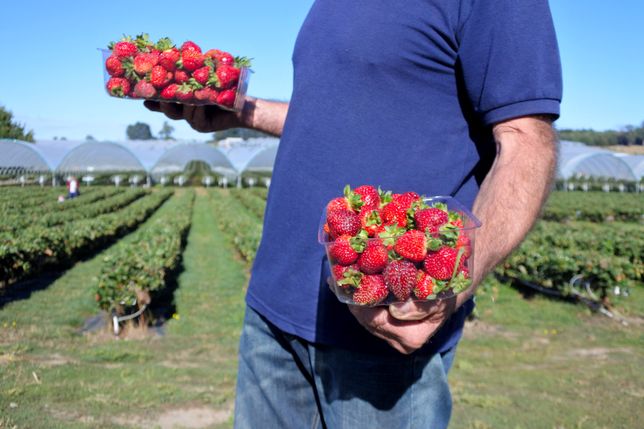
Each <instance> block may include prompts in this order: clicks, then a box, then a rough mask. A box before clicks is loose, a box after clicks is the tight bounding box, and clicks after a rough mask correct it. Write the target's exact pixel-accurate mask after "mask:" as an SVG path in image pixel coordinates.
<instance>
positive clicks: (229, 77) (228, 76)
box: [184, 64, 240, 89]
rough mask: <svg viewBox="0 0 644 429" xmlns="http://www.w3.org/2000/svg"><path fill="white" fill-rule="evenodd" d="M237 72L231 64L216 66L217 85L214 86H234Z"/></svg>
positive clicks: (237, 77) (237, 76)
mask: <svg viewBox="0 0 644 429" xmlns="http://www.w3.org/2000/svg"><path fill="white" fill-rule="evenodd" d="M184 67H185V64H184ZM239 72H240V71H239V69H238V68H237V67H233V66H227V65H222V66H219V67H217V70H216V71H215V74H216V75H217V80H218V82H219V85H216V86H217V87H218V88H223V89H226V88H231V87H233V86H235V85H236V84H237V81H238V80H239Z"/></svg>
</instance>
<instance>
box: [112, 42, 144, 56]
mask: <svg viewBox="0 0 644 429" xmlns="http://www.w3.org/2000/svg"><path fill="white" fill-rule="evenodd" d="M137 52H138V49H137V47H136V45H135V44H134V43H132V42H130V41H126V40H122V41H120V42H116V43H115V44H114V46H113V47H112V54H113V55H116V56H117V57H119V58H127V57H133V56H134V55H136V53H137Z"/></svg>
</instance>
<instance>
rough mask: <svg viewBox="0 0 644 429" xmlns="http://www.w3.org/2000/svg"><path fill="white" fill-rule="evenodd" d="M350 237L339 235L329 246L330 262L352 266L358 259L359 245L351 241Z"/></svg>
mask: <svg viewBox="0 0 644 429" xmlns="http://www.w3.org/2000/svg"><path fill="white" fill-rule="evenodd" d="M352 238H353V237H352V236H351V235H347V234H344V235H341V236H339V237H338V238H336V239H335V241H333V242H332V243H330V244H329V257H330V258H331V260H332V261H334V262H336V263H338V264H341V265H349V264H353V263H354V262H355V261H356V260H357V259H358V252H357V251H356V249H359V247H358V246H359V245H357V244H356V243H355V241H352Z"/></svg>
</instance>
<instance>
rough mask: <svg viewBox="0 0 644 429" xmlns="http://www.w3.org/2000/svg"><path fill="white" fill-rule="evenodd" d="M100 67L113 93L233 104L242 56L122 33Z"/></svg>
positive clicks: (246, 63)
mask: <svg viewBox="0 0 644 429" xmlns="http://www.w3.org/2000/svg"><path fill="white" fill-rule="evenodd" d="M108 48H109V50H110V51H111V53H110V56H109V57H108V58H107V59H106V60H105V69H106V70H107V73H108V74H109V75H110V78H109V80H108V81H107V85H106V87H107V92H108V93H109V94H110V95H112V96H115V97H131V98H145V99H155V100H167V101H175V102H181V103H186V104H219V105H221V106H225V107H228V108H232V107H233V106H234V104H235V97H236V95H237V85H238V82H239V77H240V73H241V69H242V68H243V67H250V60H248V59H247V58H245V57H233V56H232V55H231V54H229V53H228V52H224V51H220V50H218V49H210V50H209V51H206V52H205V53H203V52H202V51H201V48H200V47H199V46H198V45H197V44H195V43H194V42H191V41H187V42H185V43H184V44H183V45H181V47H180V48H177V47H176V46H175V45H174V44H173V43H172V41H171V40H170V39H169V38H167V37H164V38H162V39H160V40H159V41H158V42H157V43H152V41H151V40H150V39H149V36H148V35H147V34H141V35H138V36H136V37H135V38H131V37H129V36H126V37H124V38H123V39H121V40H120V41H119V42H112V43H110V44H109V46H108Z"/></svg>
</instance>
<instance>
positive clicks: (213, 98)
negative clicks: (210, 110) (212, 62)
mask: <svg viewBox="0 0 644 429" xmlns="http://www.w3.org/2000/svg"><path fill="white" fill-rule="evenodd" d="M208 89H210V98H209V99H208V101H209V102H210V103H215V104H217V98H218V97H219V92H217V91H216V90H214V89H212V88H210V87H208ZM224 101H225V100H224ZM233 104H234V102H233Z"/></svg>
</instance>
